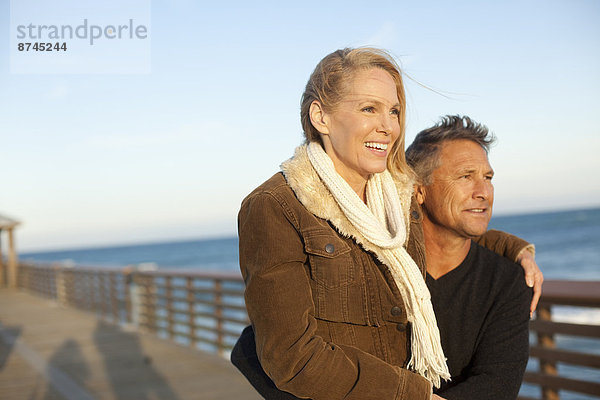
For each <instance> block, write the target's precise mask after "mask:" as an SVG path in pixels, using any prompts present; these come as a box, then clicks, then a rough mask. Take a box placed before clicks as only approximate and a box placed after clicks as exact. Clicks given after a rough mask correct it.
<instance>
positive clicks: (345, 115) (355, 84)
mask: <svg viewBox="0 0 600 400" xmlns="http://www.w3.org/2000/svg"><path fill="white" fill-rule="evenodd" d="M318 108H319V109H321V108H320V107H318ZM400 110H401V106H400V102H399V100H398V94H397V91H396V83H395V82H394V79H393V78H392V76H391V75H390V74H389V73H387V72H386V71H384V70H383V69H381V68H371V69H367V70H364V71H358V72H356V73H354V74H353V77H352V79H351V80H350V81H349V82H348V84H347V90H346V93H345V95H344V97H343V98H342V100H341V101H340V103H339V104H338V105H337V106H336V107H335V109H334V110H333V111H331V112H326V111H324V110H322V109H321V113H320V114H319V115H318V116H317V117H316V119H318V120H319V121H320V122H321V124H320V125H319V126H318V127H317V129H318V130H319V131H320V132H321V137H322V139H323V146H324V149H325V152H326V153H327V154H328V155H329V157H330V158H331V159H332V161H333V165H334V167H335V169H336V171H337V172H338V173H339V174H340V175H341V176H342V178H344V180H346V182H348V183H349V184H350V185H351V186H354V185H353V184H359V183H361V182H363V183H364V182H365V181H366V180H367V179H368V178H369V175H371V174H373V173H377V172H383V171H384V170H385V169H386V165H387V163H386V162H387V157H388V155H389V153H390V151H391V149H392V145H393V144H394V142H395V141H396V140H397V139H398V136H399V135H400V123H399V120H398V115H399V113H400Z"/></svg>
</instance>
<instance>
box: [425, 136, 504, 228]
mask: <svg viewBox="0 0 600 400" xmlns="http://www.w3.org/2000/svg"><path fill="white" fill-rule="evenodd" d="M439 154H440V160H439V161H440V166H439V167H438V168H437V169H435V170H434V171H433V175H432V178H433V180H432V183H431V184H430V185H428V186H424V187H419V189H418V191H417V199H418V201H419V203H421V204H422V205H423V208H424V211H425V219H426V220H429V222H430V223H431V224H433V226H434V227H435V228H436V230H437V231H438V232H441V233H442V234H444V235H450V236H454V237H461V238H471V237H474V236H480V235H482V234H483V233H485V231H486V230H487V226H488V223H489V221H490V218H491V216H492V205H493V203H494V185H492V177H493V176H494V171H493V170H492V167H491V166H490V163H489V161H488V158H487V154H486V152H485V150H484V149H483V148H482V147H481V146H480V145H479V144H477V143H475V142H472V141H470V140H465V139H460V140H452V141H448V142H446V143H444V144H443V145H442V148H441V150H440V152H439Z"/></svg>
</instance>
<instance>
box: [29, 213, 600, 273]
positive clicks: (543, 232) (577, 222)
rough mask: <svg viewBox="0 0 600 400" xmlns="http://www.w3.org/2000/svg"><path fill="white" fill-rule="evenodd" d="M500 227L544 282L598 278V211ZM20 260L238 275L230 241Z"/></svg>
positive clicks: (497, 223) (517, 219) (511, 219)
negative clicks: (522, 247) (523, 244)
mask: <svg viewBox="0 0 600 400" xmlns="http://www.w3.org/2000/svg"><path fill="white" fill-rule="evenodd" d="M490 228H491V229H500V230H503V231H506V232H509V233H512V234H514V235H517V236H520V237H522V238H524V239H525V240H527V241H529V242H531V243H534V244H535V246H536V260H537V263H538V265H540V268H541V269H542V271H543V272H544V276H545V278H546V279H569V280H600V208H594V209H585V210H571V211H558V212H549V213H537V214H520V215H511V216H498V217H494V218H492V221H491V223H490ZM20 259H21V260H23V261H41V262H63V263H67V264H78V265H88V266H111V267H114V266H125V265H133V264H141V263H153V264H156V265H157V267H158V268H194V269H200V270H213V271H239V267H238V241H237V238H236V237H226V238H218V239H203V240H185V241H168V242H157V243H147V244H137V245H127V246H111V247H97V248H86V249H70V250H56V251H44V252H29V253H22V254H20Z"/></svg>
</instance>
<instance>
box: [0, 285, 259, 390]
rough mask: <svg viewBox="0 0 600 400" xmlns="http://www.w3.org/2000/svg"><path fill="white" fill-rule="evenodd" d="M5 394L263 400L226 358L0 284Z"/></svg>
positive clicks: (0, 364) (0, 385)
mask: <svg viewBox="0 0 600 400" xmlns="http://www.w3.org/2000/svg"><path fill="white" fill-rule="evenodd" d="M0 392H1V395H0V397H1V398H2V399H4V400H12V399H19V400H21V399H26V400H54V399H57V400H58V399H61V400H62V399H67V400H71V399H78V400H87V399H122V400H125V399H127V400H129V399H135V400H145V399H148V400H150V399H169V400H170V399H174V400H177V399H179V400H185V399H203V400H210V399H215V400H217V399H236V400H244V399H248V400H251V399H260V396H258V395H257V394H256V392H255V391H254V390H253V389H252V387H251V386H250V385H249V384H248V383H247V382H246V381H245V379H244V377H243V376H242V375H241V374H239V373H238V372H237V371H236V370H235V368H234V367H233V366H232V365H231V364H230V363H229V362H228V361H227V360H225V359H224V358H223V357H220V356H218V355H216V354H209V353H205V352H202V351H199V350H195V349H191V348H189V347H184V346H182V345H179V344H176V343H173V342H170V341H165V340H161V339H159V338H157V337H156V336H155V335H151V334H144V333H139V332H134V331H128V330H125V329H122V328H120V327H118V326H117V325H114V324H110V323H107V322H105V321H104V320H102V319H99V318H97V316H96V315H94V314H92V313H88V312H83V311H80V310H76V309H73V308H70V307H64V306H61V305H59V304H58V303H57V302H56V301H53V300H47V299H43V298H40V297H36V296H33V295H31V294H28V293H26V292H23V291H19V290H17V289H4V288H2V289H0Z"/></svg>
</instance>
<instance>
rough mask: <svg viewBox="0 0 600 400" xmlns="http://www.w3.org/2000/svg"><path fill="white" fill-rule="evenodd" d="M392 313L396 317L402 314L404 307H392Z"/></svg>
mask: <svg viewBox="0 0 600 400" xmlns="http://www.w3.org/2000/svg"><path fill="white" fill-rule="evenodd" d="M392 315H393V316H394V317H398V316H400V315H402V309H401V308H400V307H392Z"/></svg>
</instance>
